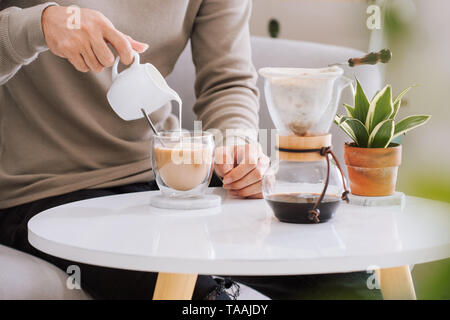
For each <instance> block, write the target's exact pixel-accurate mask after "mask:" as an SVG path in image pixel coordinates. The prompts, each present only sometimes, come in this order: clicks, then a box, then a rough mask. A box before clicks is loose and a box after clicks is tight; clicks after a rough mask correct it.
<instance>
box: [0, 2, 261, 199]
mask: <svg viewBox="0 0 450 320" xmlns="http://www.w3.org/2000/svg"><path fill="white" fill-rule="evenodd" d="M55 2H56V3H57V4H59V5H65V6H67V5H71V4H75V5H78V6H80V7H84V8H91V9H95V10H99V11H101V12H102V13H103V14H104V15H105V16H106V17H108V18H109V19H110V20H111V21H112V22H113V24H114V25H115V27H116V28H117V29H118V30H120V31H122V32H124V33H125V34H129V35H131V36H132V37H133V38H135V39H136V40H139V41H142V42H146V43H148V44H150V48H149V50H147V51H146V52H145V53H144V54H143V55H142V56H141V61H142V62H151V63H152V64H154V65H155V66H156V67H157V68H158V69H159V70H160V71H161V73H162V74H163V75H164V76H167V75H168V74H169V73H170V72H171V71H172V69H173V67H174V65H175V62H176V61H177V58H178V56H179V55H180V54H181V52H182V51H183V49H184V48H185V46H186V43H187V42H188V40H191V43H192V53H193V59H194V63H195V66H196V74H197V77H196V82H195V92H196V95H197V102H196V104H195V106H194V111H195V112H196V114H197V116H198V118H199V119H200V120H202V121H203V125H204V129H209V128H218V129H225V128H257V124H258V99H257V96H258V93H257V89H256V87H255V82H256V74H255V71H254V68H253V66H252V63H251V52H250V42H249V31H248V19H249V14H250V6H251V1H250V0H203V1H202V0H152V1H142V0H95V1H86V0H72V1H55ZM48 5H49V3H46V2H45V1H39V0H29V1H22V0H14V1H5V0H3V1H2V0H0V10H1V11H0V208H7V207H12V206H16V205H19V204H22V203H26V202H30V201H33V200H37V199H40V198H45V197H50V196H54V195H58V194H63V193H67V192H71V191H75V190H79V189H84V188H99V187H105V186H113V185H121V184H126V183H133V182H142V181H148V180H149V179H152V173H151V168H150V160H149V155H150V148H149V146H150V144H149V138H150V135H151V134H150V132H149V130H148V126H147V124H146V123H145V121H144V120H142V119H140V120H135V121H129V122H127V121H123V120H121V119H120V118H119V117H118V116H117V115H116V114H115V113H114V112H113V111H112V109H111V107H110V106H109V104H108V102H107V99H106V92H107V90H108V88H109V87H110V85H111V69H110V68H108V69H105V70H104V71H103V72H101V73H99V74H94V73H92V72H90V73H87V74H84V73H80V72H78V71H76V70H75V68H74V67H73V66H72V65H71V64H70V63H69V62H68V61H66V60H65V59H62V58H59V57H57V56H55V55H53V54H52V53H51V52H50V51H48V48H47V46H46V43H45V39H44V36H43V33H42V28H41V14H42V11H43V9H44V8H45V7H46V6H48ZM151 117H152V120H153V121H154V122H155V123H158V124H159V125H160V126H162V127H165V128H168V129H170V128H175V127H176V126H177V119H176V118H175V117H174V116H173V115H172V114H171V108H170V106H165V107H163V108H161V109H159V110H157V111H156V112H154V113H153V114H152V115H151Z"/></svg>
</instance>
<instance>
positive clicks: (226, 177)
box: [214, 144, 270, 199]
mask: <svg viewBox="0 0 450 320" xmlns="http://www.w3.org/2000/svg"><path fill="white" fill-rule="evenodd" d="M214 157H215V159H214V161H215V171H216V174H217V175H218V176H219V177H223V180H222V181H223V187H224V188H225V189H227V190H228V193H229V194H230V195H232V196H236V197H240V198H252V199H260V198H262V197H263V196H262V178H263V176H264V173H265V172H266V170H267V168H268V167H269V163H270V160H269V158H268V157H267V156H266V155H265V154H264V153H263V152H262V150H261V147H260V146H259V145H258V144H245V145H231V146H223V147H219V148H217V149H216V150H215V156H214Z"/></svg>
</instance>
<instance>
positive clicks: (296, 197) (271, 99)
mask: <svg viewBox="0 0 450 320" xmlns="http://www.w3.org/2000/svg"><path fill="white" fill-rule="evenodd" d="M259 73H260V74H261V75H262V76H263V77H264V78H265V96H266V101H267V105H268V108H269V112H270V115H271V117H272V119H273V122H274V123H275V126H276V127H277V129H278V132H279V134H278V135H277V142H276V152H277V154H276V160H275V161H272V164H271V167H270V168H269V169H268V171H267V172H266V174H265V176H264V178H263V195H264V198H265V200H266V201H267V203H268V205H269V206H270V207H271V209H272V210H273V213H274V215H275V217H276V218H278V219H279V220H280V221H282V222H289V223H319V222H325V221H328V220H330V219H331V218H332V217H333V216H334V214H335V212H336V210H337V208H338V207H339V205H340V203H341V202H342V200H347V201H348V198H347V194H348V191H347V190H346V185H345V178H344V176H343V174H342V171H341V169H340V165H339V163H338V161H337V159H336V157H335V155H334V153H333V151H332V149H331V134H329V133H328V131H329V130H330V127H331V124H332V121H333V119H334V117H335V114H336V111H337V106H338V101H339V98H340V95H341V91H342V89H343V88H345V87H346V86H347V85H349V84H350V83H351V80H349V79H347V78H345V77H343V70H342V69H340V68H339V67H330V68H323V69H303V68H263V69H261V70H260V71H259Z"/></svg>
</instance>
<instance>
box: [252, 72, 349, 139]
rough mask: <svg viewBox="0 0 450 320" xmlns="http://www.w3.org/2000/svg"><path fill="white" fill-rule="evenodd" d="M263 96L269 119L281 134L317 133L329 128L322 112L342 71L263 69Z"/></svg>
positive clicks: (300, 134)
mask: <svg viewBox="0 0 450 320" xmlns="http://www.w3.org/2000/svg"><path fill="white" fill-rule="evenodd" d="M259 73H260V74H261V75H262V76H264V77H265V78H266V83H265V95H266V101H267V105H268V108H269V112H270V115H271V117H272V120H273V121H274V123H275V126H276V127H277V128H278V129H279V130H280V131H281V134H292V133H293V134H295V135H299V136H308V135H319V134H325V133H327V132H318V131H317V128H320V130H322V131H323V128H327V127H328V128H329V126H328V124H325V123H321V121H327V122H328V121H329V117H325V116H324V114H325V113H326V112H328V111H329V110H328V109H329V106H330V103H332V102H333V101H332V99H333V90H334V83H335V80H336V79H337V78H339V77H340V76H341V75H342V74H343V70H342V69H340V68H338V67H330V68H319V69H310V68H263V69H260V70H259Z"/></svg>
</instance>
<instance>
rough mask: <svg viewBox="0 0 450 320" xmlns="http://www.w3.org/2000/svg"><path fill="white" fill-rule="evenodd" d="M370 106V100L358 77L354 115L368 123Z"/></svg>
mask: <svg viewBox="0 0 450 320" xmlns="http://www.w3.org/2000/svg"><path fill="white" fill-rule="evenodd" d="M369 106H370V103H369V100H368V99H367V96H366V94H365V93H364V90H363V88H362V87H361V84H360V83H359V81H358V79H356V93H355V106H354V109H353V110H354V114H353V115H352V117H353V118H356V119H358V120H359V121H361V122H362V123H366V119H367V113H368V112H369Z"/></svg>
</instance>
